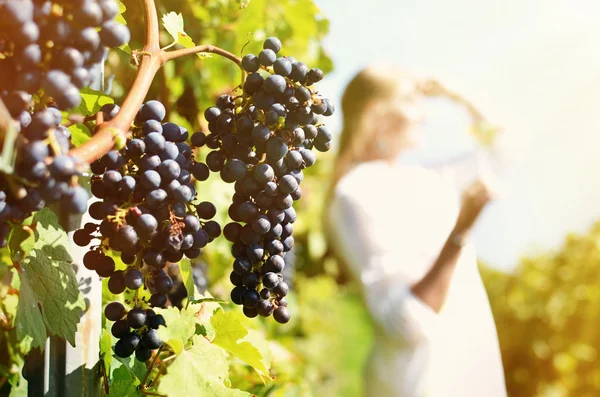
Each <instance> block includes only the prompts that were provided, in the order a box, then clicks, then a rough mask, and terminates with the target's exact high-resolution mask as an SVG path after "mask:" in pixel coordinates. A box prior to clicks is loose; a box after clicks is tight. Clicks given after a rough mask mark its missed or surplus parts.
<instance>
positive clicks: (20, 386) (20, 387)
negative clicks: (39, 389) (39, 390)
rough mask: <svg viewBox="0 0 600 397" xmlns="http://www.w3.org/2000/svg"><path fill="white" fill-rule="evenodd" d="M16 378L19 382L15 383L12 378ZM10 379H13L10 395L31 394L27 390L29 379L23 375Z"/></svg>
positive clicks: (23, 395)
mask: <svg viewBox="0 0 600 397" xmlns="http://www.w3.org/2000/svg"><path fill="white" fill-rule="evenodd" d="M15 378H16V379H18V381H17V382H18V383H13V381H12V380H13V379H15ZM9 379H10V380H11V382H10V385H11V388H10V394H9V395H8V397H27V396H28V395H29V394H28V391H27V379H25V378H24V377H23V376H17V377H14V378H13V377H11V378H9Z"/></svg>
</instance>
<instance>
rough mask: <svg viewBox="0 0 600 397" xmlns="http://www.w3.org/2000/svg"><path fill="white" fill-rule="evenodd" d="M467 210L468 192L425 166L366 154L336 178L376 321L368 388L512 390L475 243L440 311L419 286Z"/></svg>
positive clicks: (337, 203)
mask: <svg viewBox="0 0 600 397" xmlns="http://www.w3.org/2000/svg"><path fill="white" fill-rule="evenodd" d="M458 212H459V195H458V194H457V192H456V191H455V189H454V188H453V186H452V185H451V184H449V183H447V182H446V181H445V180H444V179H442V177H441V176H440V174H438V173H436V172H433V171H431V170H427V169H425V168H422V167H419V166H401V165H398V166H394V167H392V166H390V165H389V164H387V163H384V162H371V163H364V164H361V165H358V166H357V167H355V168H354V169H353V170H352V171H350V172H349V173H348V174H347V175H346V176H344V177H343V178H342V179H341V180H340V182H339V183H338V185H337V187H336V191H335V194H334V197H333V200H332V203H331V207H330V212H329V217H330V225H331V229H332V234H333V238H334V244H336V250H337V251H338V252H340V254H341V255H343V257H344V259H345V261H346V263H347V264H348V265H349V267H350V268H351V270H352V272H353V274H354V277H355V278H356V279H357V280H358V281H359V282H360V283H361V284H362V290H363V296H364V300H365V303H366V305H367V307H368V309H369V311H370V313H371V317H372V319H373V321H374V324H375V329H376V335H375V344H374V347H373V350H372V352H371V354H370V357H369V360H368V363H367V368H366V374H365V382H366V389H365V395H366V396H367V397H421V396H427V397H506V389H505V383H504V374H503V369H502V360H501V357H500V349H499V345H498V338H497V335H496V328H495V326H494V319H493V317H492V312H491V309H490V305H489V301H488V298H487V295H486V292H485V289H484V287H483V283H482V281H481V278H480V276H479V272H478V270H477V261H476V256H475V251H474V247H473V246H472V245H471V244H467V245H466V246H465V247H464V248H463V251H462V253H461V256H460V258H459V260H458V263H457V266H456V271H455V272H454V275H453V277H452V281H451V284H450V289H449V292H448V296H447V300H446V302H445V305H444V307H443V308H442V310H441V312H440V313H439V314H438V313H436V312H435V311H433V310H432V309H431V308H430V307H429V306H427V305H425V304H424V303H423V302H422V301H421V300H420V299H419V298H417V297H416V296H415V295H413V294H412V292H411V290H410V285H411V284H412V283H414V282H415V281H417V280H419V279H421V278H422V277H423V275H424V274H425V273H426V272H427V271H428V270H429V268H430V267H431V265H432V263H433V262H434V261H435V259H436V257H437V255H438V253H439V252H440V250H441V248H442V246H443V245H444V243H445V241H446V239H447V237H448V235H449V234H450V232H451V230H452V228H453V226H454V223H455V221H456V217H457V216H458Z"/></svg>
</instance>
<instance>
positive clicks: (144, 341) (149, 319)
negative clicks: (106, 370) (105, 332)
mask: <svg viewBox="0 0 600 397" xmlns="http://www.w3.org/2000/svg"><path fill="white" fill-rule="evenodd" d="M104 316H105V317H106V318H107V319H108V320H110V321H114V324H113V325H112V327H111V333H112V334H113V335H114V336H115V338H117V339H118V341H117V343H116V344H115V354H116V355H117V356H119V357H123V358H126V357H129V356H131V355H132V354H133V353H134V352H135V357H136V358H137V359H138V360H139V361H142V362H144V361H148V360H149V359H150V358H151V357H152V351H153V350H155V349H158V348H159V347H161V346H162V341H161V340H160V338H159V336H158V331H157V330H158V327H160V326H161V325H163V326H166V324H165V319H164V318H163V316H162V315H160V314H156V313H155V312H154V311H153V310H152V309H146V310H144V309H142V308H139V307H136V308H134V309H132V310H129V311H127V309H125V306H124V305H123V304H122V303H121V302H111V303H109V304H108V305H106V307H105V308H104Z"/></svg>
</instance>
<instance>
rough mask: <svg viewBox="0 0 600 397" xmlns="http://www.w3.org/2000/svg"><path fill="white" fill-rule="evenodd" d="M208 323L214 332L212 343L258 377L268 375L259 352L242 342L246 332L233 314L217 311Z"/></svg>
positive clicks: (244, 341)
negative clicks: (242, 362) (247, 366)
mask: <svg viewBox="0 0 600 397" xmlns="http://www.w3.org/2000/svg"><path fill="white" fill-rule="evenodd" d="M210 322H211V324H212V326H213V328H214V330H215V338H214V339H213V341H212V343H214V344H215V345H217V346H221V347H222V348H224V349H225V350H227V351H228V352H230V353H231V354H233V355H234V356H236V357H238V358H240V359H242V360H243V361H245V362H246V363H248V364H249V365H250V366H252V368H254V369H255V370H256V372H258V373H259V374H260V375H262V376H268V375H269V369H268V368H267V366H266V364H265V362H264V361H265V360H264V359H263V356H262V354H261V353H260V351H259V350H258V349H257V348H256V347H255V346H254V345H253V344H252V343H250V342H249V341H247V340H244V338H245V337H246V335H248V330H246V328H244V325H243V324H242V323H241V322H240V319H239V317H238V316H237V314H236V313H235V312H233V311H229V312H225V311H223V310H217V312H216V313H215V314H214V315H213V316H212V317H211V319H210Z"/></svg>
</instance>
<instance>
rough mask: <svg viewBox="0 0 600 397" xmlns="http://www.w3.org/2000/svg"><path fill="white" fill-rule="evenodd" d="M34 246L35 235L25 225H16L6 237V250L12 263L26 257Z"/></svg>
mask: <svg viewBox="0 0 600 397" xmlns="http://www.w3.org/2000/svg"><path fill="white" fill-rule="evenodd" d="M34 244H35V233H34V231H33V229H31V227H29V226H27V225H16V226H15V227H13V228H12V230H11V231H10V234H9V236H8V249H9V250H10V256H11V258H12V259H13V260H14V261H20V260H21V259H22V258H24V257H25V256H27V254H28V253H29V251H31V250H32V249H33V246H34Z"/></svg>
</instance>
